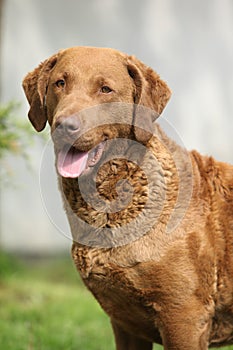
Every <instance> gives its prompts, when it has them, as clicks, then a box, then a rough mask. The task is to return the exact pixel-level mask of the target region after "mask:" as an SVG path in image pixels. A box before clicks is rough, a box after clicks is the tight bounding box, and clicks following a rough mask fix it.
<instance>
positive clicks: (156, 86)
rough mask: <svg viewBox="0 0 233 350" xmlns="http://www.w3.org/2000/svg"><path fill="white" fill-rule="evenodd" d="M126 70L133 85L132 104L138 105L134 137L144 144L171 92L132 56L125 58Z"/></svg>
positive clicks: (150, 134)
mask: <svg viewBox="0 0 233 350" xmlns="http://www.w3.org/2000/svg"><path fill="white" fill-rule="evenodd" d="M127 69H128V73H129V75H130V76H131V78H132V79H133V81H134V85H135V92H134V103H135V104H136V105H139V108H136V112H135V118H134V119H135V120H134V125H135V136H136V138H137V140H138V141H140V142H142V143H146V142H147V141H148V140H149V139H150V137H151V136H152V130H153V125H152V123H153V122H154V121H155V119H157V117H158V116H159V115H160V114H161V113H162V111H163V109H164V107H165V106H166V104H167V102H168V100H169V98H170V96H171V90H170V89H169V87H168V86H167V84H166V83H165V82H164V81H163V80H161V79H160V77H159V75H158V74H157V73H155V72H154V71H153V70H152V69H151V68H150V67H148V66H146V65H145V64H144V63H142V62H141V61H140V60H138V59H137V58H136V57H134V56H128V57H127ZM143 106H144V107H147V108H144V109H143ZM150 111H151V112H150ZM150 130H151V132H150Z"/></svg>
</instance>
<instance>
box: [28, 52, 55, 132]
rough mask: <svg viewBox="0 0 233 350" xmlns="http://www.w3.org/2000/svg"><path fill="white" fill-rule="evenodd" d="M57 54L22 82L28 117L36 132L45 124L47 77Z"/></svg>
mask: <svg viewBox="0 0 233 350" xmlns="http://www.w3.org/2000/svg"><path fill="white" fill-rule="evenodd" d="M57 57H58V54H56V55H53V56H52V57H50V58H49V59H47V60H46V61H44V62H42V63H41V64H40V65H39V66H38V67H37V68H35V69H34V70H33V71H32V72H30V73H28V74H27V75H26V77H25V78H24V80H23V89H24V92H25V95H26V97H27V100H28V102H29V105H30V110H29V113H28V117H29V119H30V121H31V123H32V125H33V126H34V128H35V129H36V130H37V131H42V130H43V129H44V128H45V125H46V122H47V112H46V106H45V103H44V101H45V96H46V90H47V86H48V81H49V76H50V72H51V70H52V68H53V67H54V66H55V64H56V62H57Z"/></svg>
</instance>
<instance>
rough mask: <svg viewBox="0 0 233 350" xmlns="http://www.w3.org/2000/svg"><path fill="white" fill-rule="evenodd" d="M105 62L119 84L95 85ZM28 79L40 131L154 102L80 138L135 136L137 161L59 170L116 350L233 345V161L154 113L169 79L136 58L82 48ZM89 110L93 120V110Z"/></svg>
mask: <svg viewBox="0 0 233 350" xmlns="http://www.w3.org/2000/svg"><path fill="white" fill-rule="evenodd" d="M100 71H101V73H102V74H105V75H107V76H108V77H109V76H111V79H113V80H114V79H115V84H116V87H117V89H116V91H117V94H113V95H111V97H108V96H105V95H104V96H102V95H100V94H98V95H96V94H94V93H93V91H94V90H93V89H96V86H97V85H96V84H99V82H95V80H94V79H93V78H92V79H91V77H93V74H94V73H96V72H97V73H99V72H100ZM103 72H104V73H103ZM64 73H65V74H66V75H67V76H68V77H69V79H68V83H69V84H68V83H67V90H66V91H62V92H61V91H57V90H56V89H55V88H54V81H56V79H58V78H59V76H61V75H62V76H63V75H64ZM77 77H78V78H77ZM77 79H79V80H77ZM78 81H79V84H78V83H77V82H78ZM23 86H24V89H25V93H26V95H27V98H28V101H29V103H30V107H31V109H30V112H29V118H30V120H31V122H32V123H33V125H34V127H35V128H36V129H37V131H40V130H42V129H43V128H44V126H45V124H46V121H47V120H48V122H49V124H50V126H51V129H52V131H54V130H55V128H56V123H57V121H58V120H59V118H64V116H67V117H69V116H70V115H75V116H76V115H77V113H78V112H79V111H82V110H84V109H85V108H87V107H91V106H94V105H95V104H100V105H102V104H104V103H108V102H125V103H131V104H133V103H135V104H136V105H140V106H145V107H149V108H150V109H152V110H153V113H145V114H144V115H143V118H142V115H141V114H140V113H138V114H137V113H134V112H135V111H134V110H128V111H127V113H128V117H129V120H130V118H131V120H132V123H133V124H132V125H131V126H129V124H130V123H128V124H127V123H126V124H127V125H124V123H123V121H122V122H121V123H115V124H114V123H110V124H108V123H107V122H106V124H105V125H104V126H101V127H99V128H96V129H95V132H93V130H91V131H87V133H85V134H84V135H83V136H82V137H81V138H80V139H79V140H78V141H77V143H76V144H75V146H76V147H78V148H79V149H80V150H82V151H85V150H86V149H89V148H91V147H94V146H95V145H97V144H98V143H100V142H102V141H103V140H104V139H106V138H107V139H109V140H113V139H117V138H123V139H126V140H130V142H129V143H127V142H126V143H125V144H124V145H125V146H124V147H125V151H126V154H127V156H129V157H128V159H130V160H126V159H124V158H117V159H112V160H111V159H110V160H108V161H106V162H104V158H103V164H102V166H100V167H99V171H98V172H97V174H96V179H94V177H93V174H92V173H90V174H89V175H88V176H86V177H83V179H84V180H82V177H81V178H80V179H79V180H78V179H77V178H74V179H70V178H62V177H61V176H59V186H60V189H61V193H62V196H63V201H64V208H65V210H66V213H67V216H68V219H69V221H70V226H71V230H72V234H73V238H74V242H73V246H72V257H73V260H74V263H75V265H76V267H77V270H78V271H79V273H80V274H81V276H82V279H83V281H84V283H85V285H86V286H87V288H88V289H89V290H90V291H91V292H92V293H93V295H94V296H95V297H96V299H97V300H98V301H99V303H100V305H101V306H102V308H103V309H104V310H105V312H106V313H107V314H108V315H109V316H110V319H111V322H112V326H113V331H114V334H115V340H116V348H117V349H118V350H140V349H144V350H151V349H152V343H153V342H156V343H160V344H163V346H164V349H167V350H206V349H207V348H208V347H211V346H214V347H217V346H223V345H227V344H233V278H232V277H233V214H232V213H233V167H232V166H231V165H228V164H226V163H221V162H218V161H215V160H214V159H213V158H212V157H204V156H201V155H200V154H199V153H198V152H196V151H193V152H190V153H187V152H186V151H185V150H184V149H183V148H181V147H180V146H178V145H177V144H176V143H175V142H173V141H172V140H170V139H169V138H168V137H167V136H166V135H165V134H164V133H163V131H162V130H161V129H160V128H159V126H158V125H157V124H156V123H154V120H155V119H156V118H157V116H158V115H159V114H161V113H162V110H163V109H164V107H165V105H166V103H167V101H168V99H169V97H170V90H169V88H168V87H167V85H166V83H164V82H163V81H162V80H161V79H160V77H159V76H158V75H157V74H156V73H155V72H154V71H153V70H152V69H151V68H149V67H147V66H145V65H144V64H143V63H142V62H140V61H139V60H137V59H136V58H135V57H133V56H127V55H125V54H122V53H119V52H118V51H116V50H112V49H97V48H85V47H81V48H72V49H68V50H63V51H61V52H60V53H58V54H56V55H54V56H52V58H50V59H48V60H47V61H45V62H43V63H42V64H41V65H40V66H39V67H38V68H36V69H35V70H34V71H33V72H31V73H29V74H28V75H27V77H26V78H25V80H24V83H23ZM77 86H78V88H77ZM87 91H88V92H87ZM95 91H96V90H95ZM45 95H46V105H45V103H44V100H45ZM110 118H112V116H111V117H110ZM80 120H81V124H82V126H83V127H84V126H85V127H86V128H87V130H89V129H88V127H89V128H90V125H88V120H87V118H86V117H85V115H84V116H83V119H82V117H80ZM140 126H141V127H140ZM152 129H153V130H152ZM65 137H66V136H64V139H65ZM133 141H136V142H135V143H134V142H133ZM65 142H66V141H65ZM137 143H139V144H141V145H144V148H145V152H139V149H138V148H137ZM113 148H114V146H113V145H111V144H110V145H109V148H108V151H110V152H111V149H113ZM55 153H56V154H57V145H56V140H55ZM155 158H156V162H155V160H154V159H155ZM148 174H149V179H148ZM79 181H81V182H79ZM80 185H82V191H81V190H80ZM119 191H120V193H121V196H120V197H119ZM83 194H85V196H87V197H86V198H84V197H83ZM88 194H89V195H88ZM88 196H89V197H88ZM103 203H104V205H105V207H104V205H103ZM106 204H107V207H108V206H109V208H110V209H111V210H110V209H109V210H105V209H106ZM113 204H114V205H115V207H114V206H113ZM112 208H113V209H114V208H115V209H116V210H112ZM139 218H140V219H139ZM140 220H143V222H144V223H145V224H144V227H143V229H144V230H145V233H143V234H142V233H141V230H142V226H141V221H140ZM85 223H86V224H88V225H87V226H88V227H90V232H89V231H88V230H86V229H83V227H84V226H83V225H85ZM151 223H152V225H151ZM127 225H128V226H127ZM121 227H123V228H124V227H127V228H128V230H127V232H126V231H125V230H123V231H120V230H119V228H121ZM106 228H107V229H108V230H107V231H106ZM119 232H120V233H119ZM126 233H127V234H126ZM126 236H127V237H126ZM127 239H128V241H127V244H125V240H127ZM114 240H115V241H116V244H115V245H114V242H115V241H114ZM80 242H82V243H80ZM100 242H101V244H102V245H103V246H99V245H101V244H99V243H100ZM104 242H105V243H106V246H104V244H103V243H104ZM84 243H85V244H84ZM111 244H112V245H111Z"/></svg>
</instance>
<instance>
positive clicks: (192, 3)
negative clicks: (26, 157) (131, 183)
mask: <svg viewBox="0 0 233 350" xmlns="http://www.w3.org/2000/svg"><path fill="white" fill-rule="evenodd" d="M3 15H4V23H3V51H2V52H1V55H2V60H3V61H2V62H3V66H2V73H3V74H2V77H1V83H2V90H3V91H2V92H3V94H2V99H3V101H8V100H10V99H17V100H19V101H22V108H21V111H20V115H21V116H22V117H25V118H26V115H27V110H28V106H27V103H26V100H25V97H24V95H23V92H22V89H21V81H22V78H23V76H24V75H25V74H26V73H27V72H28V71H30V70H32V69H33V68H34V67H35V66H37V65H38V64H39V62H40V61H43V60H44V59H46V58H47V57H49V56H50V55H51V54H53V53H55V52H56V51H58V50H59V49H61V48H66V47H69V46H77V45H88V46H103V47H114V48H117V49H119V50H122V51H125V52H127V53H129V54H134V55H136V56H137V57H138V58H140V59H141V60H143V61H144V62H145V63H147V64H148V65H150V66H152V67H153V68H154V69H155V70H156V71H157V72H159V73H160V75H161V77H162V78H163V79H164V80H166V81H167V82H168V84H169V86H170V87H171V89H172V90H173V96H172V99H171V101H170V102H169V105H168V106H167V108H166V110H165V111H164V114H163V117H164V118H167V120H169V122H170V123H171V124H172V126H173V127H174V128H175V129H176V130H177V132H178V134H179V135H180V137H181V139H182V140H183V143H184V145H185V146H186V147H187V148H188V149H192V148H196V149H198V150H199V151H200V152H202V153H204V154H212V155H214V156H215V157H216V158H218V159H221V160H223V161H228V162H233V153H232V146H233V138H232V131H233V117H232V111H233V98H232V91H233V68H232V62H233V2H232V1H231V0H205V1H203V0H189V1H187V0H176V1H175V0H144V1H140V0H85V1H80V0H78V1H77V0H68V1H58V0H47V1H46V2H42V1H40V0H34V1H32V0H20V1H19V0H6V4H5V8H4V13H3ZM45 133H48V130H47V131H45ZM43 147H44V146H42V145H41V143H40V142H38V145H36V146H34V147H33V148H32V149H31V150H30V154H31V162H32V167H33V171H31V170H29V169H28V168H27V167H26V166H25V164H24V162H23V161H22V160H21V159H20V158H16V157H14V158H9V159H7V161H8V164H9V166H10V167H11V169H12V171H13V172H14V174H15V175H14V179H12V181H14V183H15V184H16V185H15V186H16V188H14V189H12V188H5V189H3V190H2V194H1V218H2V223H1V243H2V245H3V246H4V247H6V248H7V249H11V250H21V251H30V252H47V251H54V250H63V249H68V248H69V246H70V240H69V239H67V238H66V237H64V232H65V233H66V235H68V236H69V233H68V226H67V224H66V220H65V218H64V214H63V211H62V208H61V203H60V200H59V196H58V194H57V190H56V178H55V173H54V171H53V157H52V151H51V144H48V146H47V148H46V150H47V151H46V156H44V157H42V154H43ZM41 158H42V159H43V160H42V163H41ZM39 174H41V180H39ZM39 181H41V183H39ZM41 194H42V197H43V200H44V201H45V205H43V201H42V199H41ZM59 229H60V230H59ZM60 231H63V233H62V232H60Z"/></svg>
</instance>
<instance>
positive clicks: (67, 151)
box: [57, 142, 105, 178]
mask: <svg viewBox="0 0 233 350" xmlns="http://www.w3.org/2000/svg"><path fill="white" fill-rule="evenodd" d="M104 147H105V142H101V143H100V144H99V145H97V146H96V147H94V148H92V149H90V150H89V151H87V152H80V151H79V150H78V149H76V148H75V147H74V146H72V147H70V145H66V146H65V147H63V149H62V150H60V151H59V152H58V156H57V170H58V173H59V174H60V175H61V176H62V177H68V178H69V177H70V178H76V177H79V176H81V175H83V174H87V173H88V172H89V171H90V169H91V168H92V167H94V166H95V165H96V164H97V163H98V162H99V160H100V158H101V157H102V154H103V151H104Z"/></svg>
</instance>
